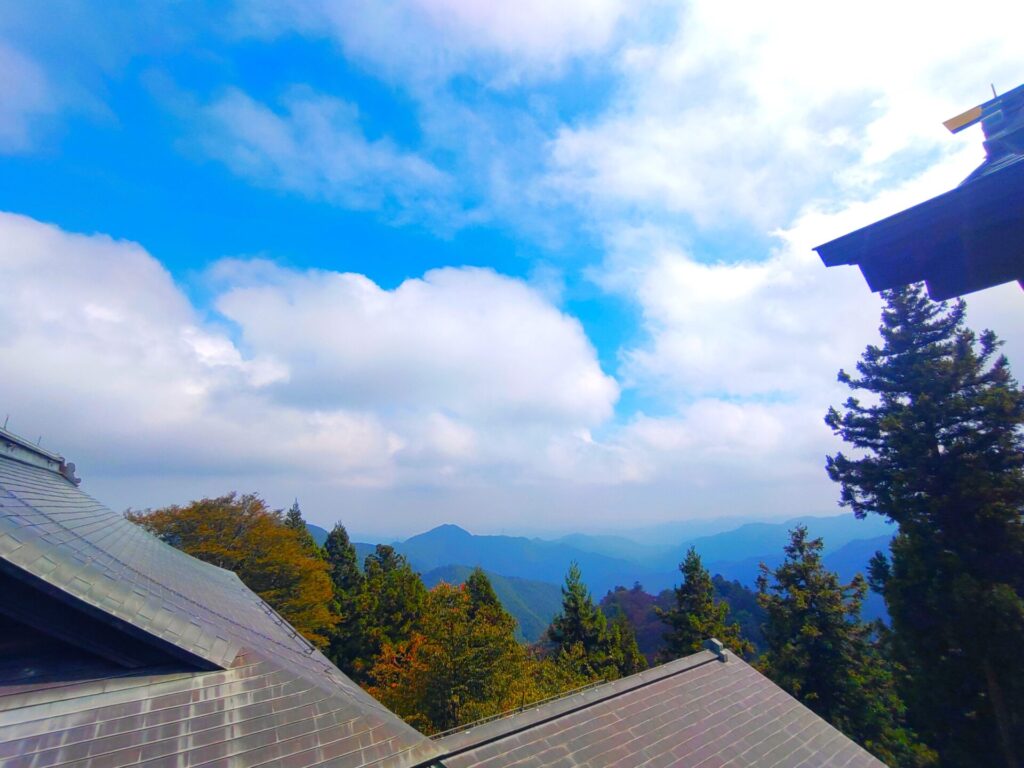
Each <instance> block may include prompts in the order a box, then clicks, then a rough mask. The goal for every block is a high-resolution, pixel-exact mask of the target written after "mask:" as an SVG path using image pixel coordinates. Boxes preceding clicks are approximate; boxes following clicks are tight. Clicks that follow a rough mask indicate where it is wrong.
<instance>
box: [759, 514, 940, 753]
mask: <svg viewBox="0 0 1024 768" xmlns="http://www.w3.org/2000/svg"><path fill="white" fill-rule="evenodd" d="M823 546H824V545H823V544H822V540H821V539H810V538H808V537H807V528H806V527H804V526H797V527H796V528H795V529H793V530H792V531H791V532H790V541H789V543H788V544H787V545H786V559H785V561H784V562H783V563H782V565H780V566H779V567H778V568H776V569H775V570H774V571H772V570H771V569H769V568H768V567H767V566H766V565H763V564H762V565H761V575H760V576H759V577H758V592H759V595H758V599H759V601H760V602H761V605H762V606H763V607H764V609H765V610H766V611H767V614H768V620H767V621H766V622H765V625H764V637H765V645H766V648H765V652H764V654H763V655H762V656H761V658H760V660H759V666H760V668H761V671H762V672H764V674H766V675H767V676H768V677H770V678H771V679H772V680H774V681H775V682H776V683H777V684H778V685H779V686H780V687H781V688H783V689H785V690H786V691H788V692H789V693H791V694H793V696H795V697H796V698H798V699H800V701H802V702H803V703H804V704H806V705H807V706H808V707H810V708H811V709H812V710H814V712H816V713H817V714H819V715H820V716H821V717H823V718H824V719H826V720H828V721H829V722H830V723H832V725H834V726H835V727H836V728H838V729H839V730H841V731H843V732H844V733H845V734H846V735H847V736H850V737H851V738H853V739H854V740H856V741H858V742H860V743H861V744H863V745H864V746H865V747H866V748H867V749H868V750H869V751H871V752H873V753H874V754H875V755H877V756H878V757H880V758H881V759H882V760H884V761H885V762H886V763H887V764H889V765H890V766H892V767H893V768H896V767H897V766H918V765H928V764H930V763H931V759H932V755H931V754H930V752H929V751H928V750H927V749H924V748H923V747H921V746H920V745H919V744H918V743H917V740H916V737H915V736H914V734H913V733H912V732H911V731H909V730H908V729H907V728H905V727H904V724H903V713H904V707H903V702H902V701H901V700H900V698H899V695H898V694H897V692H896V682H895V676H894V670H893V668H892V667H891V666H890V665H888V664H887V663H886V661H885V659H884V658H883V657H882V655H881V654H880V653H879V652H878V649H877V648H876V647H875V645H874V643H873V642H872V638H871V627H869V626H867V625H865V624H863V623H862V622H861V620H860V608H861V603H862V601H863V599H864V595H865V594H866V591H867V585H866V584H865V582H864V579H863V578H862V577H861V576H857V577H856V578H854V580H853V582H852V583H850V584H845V585H844V584H840V583H839V578H838V577H837V576H836V574H834V573H832V572H831V571H828V570H826V569H825V567H824V565H823V564H822V559H821V556H822V549H823Z"/></svg>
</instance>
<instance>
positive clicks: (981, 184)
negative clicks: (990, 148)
mask: <svg viewBox="0 0 1024 768" xmlns="http://www.w3.org/2000/svg"><path fill="white" fill-rule="evenodd" d="M815 250H816V251H817V252H818V255H820V256H821V260H822V261H823V262H825V266H826V267H835V266H839V265H843V264H856V265H857V266H859V267H860V271H861V272H862V273H863V274H864V279H865V280H867V283H868V286H869V287H870V288H871V290H872V291H882V290H886V289H888V288H896V287H898V286H901V285H907V284H909V283H916V282H920V281H922V280H923V281H925V282H926V283H927V284H928V294H929V295H930V296H931V297H932V298H933V299H936V300H941V299H949V298H952V297H954V296H962V295H963V294H965V293H971V292H972V291H979V290H981V289H982V288H990V287H992V286H994V285H1000V284H1002V283H1006V282H1010V281H1011V280H1017V281H1020V282H1021V283H1022V286H1024V158H1018V159H1017V160H1016V161H1015V162H1012V163H1010V164H1008V165H1006V166H1004V167H1003V168H1001V169H999V170H998V171H994V172H992V173H988V174H986V175H984V176H981V177H980V178H976V179H974V180H973V181H970V182H968V183H966V184H964V185H962V186H959V187H956V188H955V189H952V190H950V191H949V192H945V193H943V194H941V195H939V196H938V197H933V198H932V199H931V200H928V201H926V202H924V203H921V204H920V205H915V206H914V207H913V208H908V209H907V210H905V211H901V212H900V213H897V214H896V215H894V216H890V217H889V218H887V219H882V220H881V221H878V222H875V223H874V224H870V225H868V226H866V227H864V228H862V229H858V230H856V231H854V232H850V233H849V234H847V235H843V236H842V237H839V238H836V239H835V240H832V241H831V242H828V243H825V244H824V245H819V246H818V247H817V248H815Z"/></svg>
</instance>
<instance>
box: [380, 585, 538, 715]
mask: <svg viewBox="0 0 1024 768" xmlns="http://www.w3.org/2000/svg"><path fill="white" fill-rule="evenodd" d="M480 576H483V574H482V572H481V573H480ZM484 580H486V576H483V580H481V579H480V578H479V577H478V578H477V579H476V586H477V587H478V588H479V587H483V586H484V584H483V581H484ZM488 586H489V585H488ZM484 591H486V590H484ZM492 591H493V590H492ZM526 664H527V656H526V652H525V649H524V648H522V647H521V646H520V645H519V644H518V643H517V642H516V639H515V619H513V618H512V617H511V616H510V615H509V614H508V613H507V612H505V610H504V609H503V608H502V607H501V605H500V604H499V603H497V601H495V602H488V601H485V602H480V601H479V600H477V599H475V598H474V595H473V594H472V593H471V591H470V589H469V585H468V582H467V584H465V585H462V586H457V587H456V586H452V585H450V584H446V583H444V582H441V583H440V584H438V585H437V586H436V587H434V588H433V589H432V590H430V592H429V593H427V595H426V599H425V603H424V610H423V615H422V620H421V622H420V623H419V625H418V627H417V628H416V629H415V630H414V631H413V632H412V634H411V635H410V636H409V638H408V639H407V640H405V641H400V642H387V643H385V644H384V645H383V647H382V649H381V653H380V655H379V657H378V658H377V660H376V663H375V665H374V667H373V669H372V670H371V672H370V675H369V677H370V680H371V683H372V685H371V688H370V691H371V693H373V694H374V695H375V696H376V697H377V698H378V699H379V700H380V701H382V702H383V703H384V704H385V705H387V706H388V707H390V708H392V709H393V710H394V711H395V712H397V713H398V714H399V715H401V716H402V717H404V718H405V719H406V720H407V721H408V722H409V723H411V724H412V725H415V726H416V727H418V728H420V729H421V730H422V731H424V732H425V733H435V732H437V731H442V730H446V729H448V728H453V727H455V726H457V725H461V724H465V723H468V722H471V721H473V720H477V719H480V718H482V717H487V716H490V715H494V714H498V713H500V712H504V711H506V710H509V709H512V708H513V707H515V706H518V705H519V704H521V703H522V702H524V701H529V700H530V699H532V698H534V696H535V694H534V693H533V690H532V688H533V685H532V683H531V681H530V679H529V675H528V674H526Z"/></svg>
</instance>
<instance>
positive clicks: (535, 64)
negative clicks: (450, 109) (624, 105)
mask: <svg viewBox="0 0 1024 768" xmlns="http://www.w3.org/2000/svg"><path fill="white" fill-rule="evenodd" d="M628 7H629V4H628V3H625V2H621V0H566V1H565V2H558V3H551V2H545V0H521V2H517V3H479V2H474V1H473V0H385V1H384V2H381V1H380V0H375V1H371V0H308V1H307V2H299V3H293V4H291V5H289V6H287V7H284V6H281V5H280V4H278V3H266V2H251V3H246V4H244V5H242V6H241V8H240V23H241V26H242V28H243V29H244V30H246V31H248V32H256V33H258V34H262V35H266V36H276V35H279V34H281V33H282V31H283V30H286V29H298V30H300V31H302V32H303V33H306V34H309V35H317V36H323V37H330V38H333V39H335V40H337V41H338V42H339V43H340V45H341V46H342V49H343V50H344V52H345V54H346V56H348V57H349V58H352V59H354V60H356V61H361V62H364V63H366V64H368V65H369V66H371V67H372V68H373V70H374V73H375V74H377V75H383V76H386V77H391V78H394V79H397V80H401V81H403V82H405V83H407V84H417V85H418V84H423V83H426V82H438V81H443V80H445V79H447V78H449V77H451V76H453V75H456V74H462V73H466V74H469V75H470V76H472V77H474V78H477V79H480V80H483V81H489V82H490V83H491V84H498V85H501V84H507V83H511V82H515V81H518V80H519V79H520V78H523V77H540V76H550V75H552V74H557V73H558V72H559V71H560V70H561V67H562V66H563V65H564V63H565V62H566V60H568V59H569V58H572V57H574V56H580V55H585V54H591V53H594V52H597V51H600V50H602V49H604V48H605V47H606V46H608V45H609V43H610V41H611V39H612V37H613V34H614V32H615V29H616V25H617V24H618V23H619V21H620V19H621V17H622V16H623V15H624V12H625V11H626V9H627V8H628Z"/></svg>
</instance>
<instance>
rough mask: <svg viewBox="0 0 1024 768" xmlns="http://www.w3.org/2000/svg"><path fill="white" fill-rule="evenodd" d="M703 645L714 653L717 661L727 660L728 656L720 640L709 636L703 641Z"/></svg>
mask: <svg viewBox="0 0 1024 768" xmlns="http://www.w3.org/2000/svg"><path fill="white" fill-rule="evenodd" d="M704 647H705V648H707V649H708V650H709V651H711V652H712V653H713V654H715V655H716V656H717V657H718V660H719V661H728V660H729V657H728V656H727V655H726V653H725V646H724V645H722V641H721V640H716V639H715V638H713V637H710V638H708V639H707V640H705V641H704Z"/></svg>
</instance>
